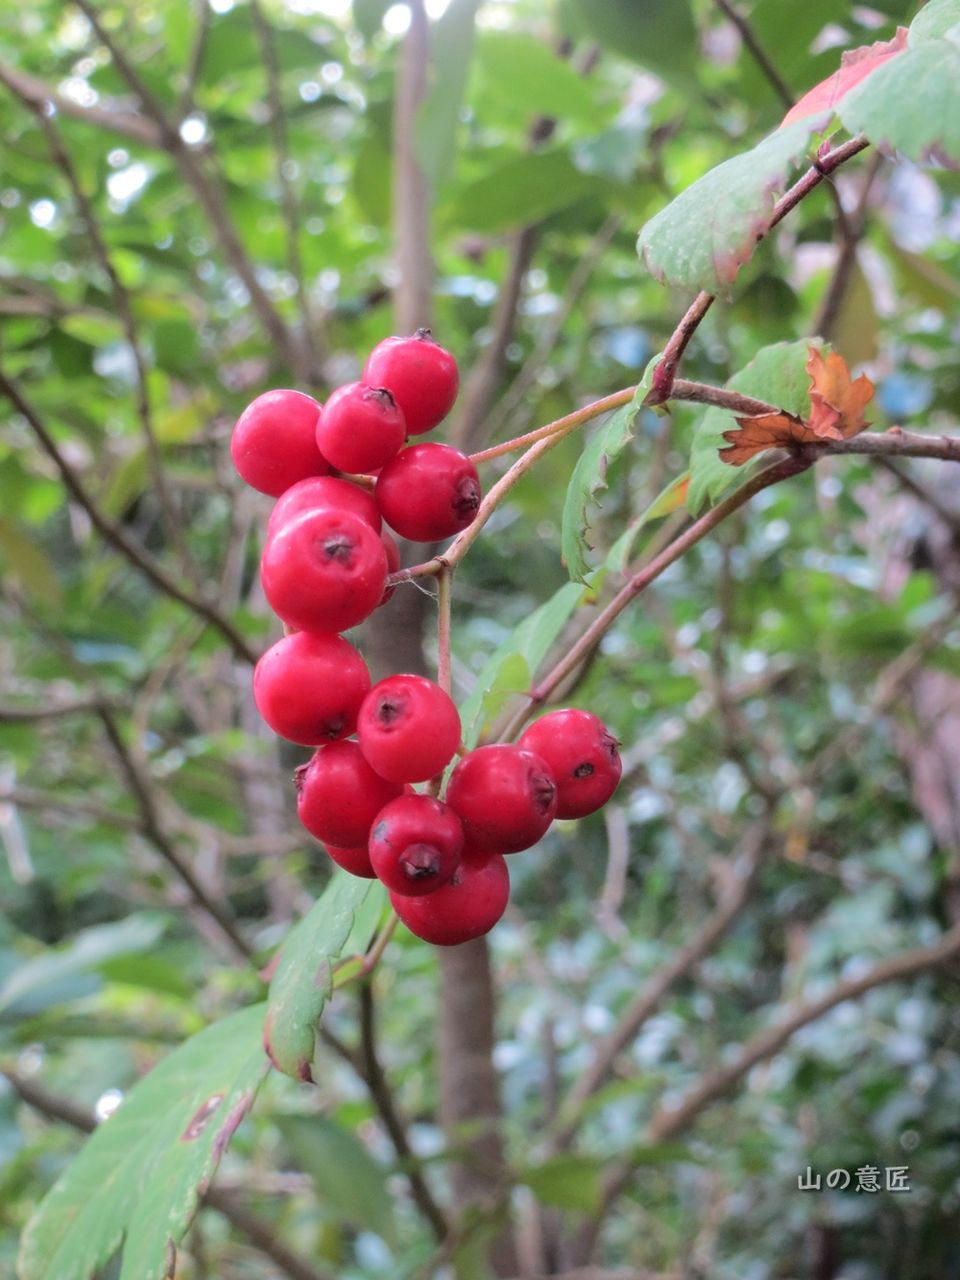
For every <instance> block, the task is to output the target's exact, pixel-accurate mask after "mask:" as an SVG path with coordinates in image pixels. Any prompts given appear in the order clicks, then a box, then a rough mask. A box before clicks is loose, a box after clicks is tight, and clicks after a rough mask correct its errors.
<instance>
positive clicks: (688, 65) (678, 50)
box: [574, 0, 698, 80]
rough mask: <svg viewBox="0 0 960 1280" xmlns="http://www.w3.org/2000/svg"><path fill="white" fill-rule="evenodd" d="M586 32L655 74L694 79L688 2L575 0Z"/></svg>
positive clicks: (695, 45) (694, 53) (695, 43)
mask: <svg viewBox="0 0 960 1280" xmlns="http://www.w3.org/2000/svg"><path fill="white" fill-rule="evenodd" d="M574 3H575V7H576V9H577V10H578V11H579V16H580V19H581V21H582V22H583V24H584V25H585V26H586V28H587V30H588V31H589V32H590V33H591V34H592V35H593V36H594V37H595V38H596V39H598V40H600V42H601V43H602V44H604V45H606V46H607V48H609V49H611V50H613V52H614V53H617V54H619V55H620V56H621V57H626V58H632V59H634V60H635V61H636V62H639V63H640V64H641V66H645V67H649V68H650V69H651V70H652V71H654V72H655V73H656V74H657V75H660V76H666V77H668V78H670V77H671V76H678V77H680V78H681V79H682V80H686V79H688V78H692V77H693V73H694V68H695V66H696V61H697V48H698V40H697V31H696V28H695V27H694V25H693V17H692V15H691V12H690V4H689V3H688V0H574Z"/></svg>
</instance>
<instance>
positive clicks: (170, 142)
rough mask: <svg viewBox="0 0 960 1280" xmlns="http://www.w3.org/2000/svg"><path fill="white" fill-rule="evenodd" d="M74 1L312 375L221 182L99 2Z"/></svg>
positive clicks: (261, 310) (249, 285) (274, 324)
mask: <svg viewBox="0 0 960 1280" xmlns="http://www.w3.org/2000/svg"><path fill="white" fill-rule="evenodd" d="M73 3H74V4H75V5H76V7H77V8H78V9H79V10H80V12H81V13H82V14H83V15H84V17H85V18H86V19H87V21H88V22H89V23H90V25H91V27H92V28H93V30H94V31H95V33H96V35H97V38H98V39H99V41H100V43H101V44H102V45H103V46H104V47H105V48H106V49H107V51H108V52H109V54H110V57H111V58H112V59H113V63H114V66H115V67H116V68H117V71H118V72H119V73H120V75H121V76H123V78H124V80H126V82H127V84H128V85H129V86H130V88H131V89H132V90H133V92H134V93H135V94H136V95H137V97H138V98H139V99H140V104H141V106H142V107H143V110H144V113H145V114H146V116H147V117H148V118H149V119H150V120H151V121H152V122H153V124H154V125H155V127H156V130H157V133H158V136H159V145H160V146H161V147H162V148H163V149H164V150H165V151H167V152H169V154H170V155H172V156H173V157H174V158H175V159H176V161H177V164H178V165H179V167H180V171H181V173H182V174H183V176H184V178H185V179H186V181H187V183H188V184H189V185H190V187H192V189H193V191H194V194H195V195H196V197H197V199H198V200H199V201H200V204H201V205H202V206H203V209H204V212H205V213H206V215H207V217H208V219H209V222H210V226H211V228H212V230H213V234H214V236H215V237H216V239H217V240H218V242H219V244H220V248H221V250H222V251H223V254H224V256H225V257H226V259H227V261H228V262H229V263H230V265H231V267H232V268H233V269H234V271H235V272H236V273H237V275H238V276H239V277H240V279H241V280H242V281H243V283H244V286H245V287H246V289H247V292H248V294H249V295H250V302H251V305H252V307H253V309H254V310H255V311H256V313H257V315H258V316H259V318H260V322H261V324H262V325H263V327H264V329H265V330H266V332H267V334H268V335H269V337H270V338H271V339H272V340H273V342H274V343H275V344H276V346H277V349H278V350H279V351H280V352H282V353H283V355H284V358H285V359H286V360H287V362H288V363H289V364H290V366H291V368H292V369H293V370H294V371H295V372H296V373H298V374H299V375H300V376H302V377H303V378H304V379H305V380H310V378H311V376H312V368H311V366H310V362H309V359H308V358H307V353H306V351H305V350H304V348H303V346H302V345H301V343H300V342H299V341H298V338H297V335H296V334H295V333H294V332H293V331H292V330H291V329H290V327H289V326H288V325H287V324H286V322H285V321H284V319H283V317H282V316H281V315H280V312H279V311H278V310H277V308H276V307H275V306H274V304H273V301H272V300H271V299H270V297H269V295H268V294H267V292H266V290H265V289H264V288H263V286H262V285H261V283H260V280H259V277H258V276H257V270H256V266H255V265H254V262H253V260H252V258H251V257H250V255H249V254H248V253H247V251H246V249H245V248H244V246H243V244H242V242H241V240H240V237H239V236H238V234H237V230H236V227H235V226H234V224H233V222H232V220H231V218H230V214H229V211H228V209H227V206H226V202H225V200H224V197H223V192H222V191H221V189H220V187H219V184H218V182H217V181H216V180H215V179H214V178H212V177H211V176H210V175H209V174H208V173H207V172H206V171H205V169H204V168H203V164H202V162H201V159H200V157H199V155H198V154H197V153H196V152H194V151H192V150H191V149H190V147H188V146H187V144H186V143H185V142H184V141H183V139H182V138H181V136H180V133H179V130H178V129H177V128H176V127H175V125H174V124H173V122H172V121H171V120H170V119H169V118H168V117H167V114H166V112H165V111H164V108H163V105H162V104H161V102H160V100H159V99H158V98H157V97H156V96H155V95H154V93H153V92H152V90H151V89H150V88H149V86H148V85H147V83H146V81H145V80H144V79H143V77H142V76H141V75H140V73H139V72H138V71H137V69H136V67H135V66H134V65H133V63H132V62H131V60H130V59H129V58H128V57H127V55H126V54H125V53H124V51H123V50H122V49H121V48H120V46H119V45H118V44H117V42H116V40H115V39H114V38H113V36H112V35H111V33H110V32H109V31H108V30H107V28H106V27H105V26H104V25H103V22H102V20H101V17H100V13H99V10H98V9H97V7H96V6H95V5H93V4H91V3H90V0H73Z"/></svg>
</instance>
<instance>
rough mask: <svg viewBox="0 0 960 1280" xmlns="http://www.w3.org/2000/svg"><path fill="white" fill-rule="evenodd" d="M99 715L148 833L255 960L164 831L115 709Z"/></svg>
mask: <svg viewBox="0 0 960 1280" xmlns="http://www.w3.org/2000/svg"><path fill="white" fill-rule="evenodd" d="M97 714H98V715H99V717H100V723H101V724H102V725H103V728H104V732H105V733H106V735H107V739H108V740H109V742H110V745H111V747H113V750H114V753H115V754H116V757H117V759H118V761H119V763H120V767H121V769H122V770H123V773H124V776H125V777H126V779H127V784H128V786H129V788H130V792H131V794H132V795H133V798H134V800H135V801H136V803H137V807H138V808H139V810H140V816H141V820H142V825H143V834H144V836H145V837H146V838H147V839H148V840H149V841H150V843H151V844H152V845H153V847H154V848H155V849H156V850H157V852H158V853H159V854H160V856H161V857H162V858H163V860H164V861H165V862H166V863H168V864H169V866H170V867H171V868H172V869H173V871H174V872H175V873H176V874H177V876H179V878H180V879H181V880H182V881H183V883H184V884H185V885H186V887H187V888H188V889H189V891H190V893H191V894H192V896H193V898H194V900H195V902H196V903H197V906H198V907H200V908H201V910H202V911H203V912H204V913H205V914H206V915H208V916H209V917H210V919H211V920H213V921H215V923H216V924H217V925H218V926H219V928H220V930H221V932H222V933H223V934H224V936H225V937H226V938H227V939H228V940H229V942H230V944H231V946H232V947H233V949H234V950H235V951H236V952H237V954H238V955H239V956H241V957H242V958H243V959H244V960H253V956H254V952H253V948H252V947H251V946H250V944H249V943H248V942H247V941H246V939H245V938H244V937H243V935H242V934H241V933H240V931H239V929H238V928H237V924H236V921H235V920H234V919H233V917H232V915H230V913H229V912H228V911H227V910H226V908H225V907H224V906H223V905H222V904H221V903H220V902H218V901H216V900H215V899H214V898H211V897H210V895H209V894H208V892H207V890H206V889H205V887H204V886H203V885H202V884H201V883H200V881H199V880H198V879H197V877H196V876H195V875H194V872H193V868H192V867H191V866H190V865H189V863H187V862H185V861H184V859H183V858H182V857H181V855H180V852H179V850H178V849H177V848H176V847H175V846H174V844H173V842H172V841H171V840H170V838H169V837H168V835H167V833H166V831H165V830H164V828H163V824H162V823H161V821H160V815H159V812H158V809H157V805H156V802H155V800H154V796H153V791H152V788H151V786H150V783H149V781H148V779H147V778H146V777H145V776H144V774H143V772H142V771H141V769H140V766H139V764H138V763H137V761H136V760H135V758H134V756H133V753H132V752H131V751H130V748H129V747H128V746H127V744H126V742H124V740H123V734H122V733H121V731H120V727H119V725H118V724H117V722H116V719H115V718H114V715H113V712H112V711H111V710H110V709H109V707H107V706H106V705H101V706H99V707H98V708H97Z"/></svg>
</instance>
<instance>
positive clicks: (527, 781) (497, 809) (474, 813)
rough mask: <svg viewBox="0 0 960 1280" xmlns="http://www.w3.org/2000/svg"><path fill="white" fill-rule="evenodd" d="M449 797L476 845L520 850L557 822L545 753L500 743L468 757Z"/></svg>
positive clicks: (456, 774) (554, 792)
mask: <svg viewBox="0 0 960 1280" xmlns="http://www.w3.org/2000/svg"><path fill="white" fill-rule="evenodd" d="M369 696H370V695H369V694H368V695H367V697H368V698H369ZM360 714H361V716H362V715H363V710H362V708H361V712H360ZM446 800H447V804H449V806H450V807H451V809H454V810H455V811H456V812H457V813H458V814H459V815H460V820H461V822H462V823H463V830H464V833H465V835H466V837H467V840H468V841H469V842H470V843H471V844H472V845H474V846H475V847H476V848H478V849H487V850H491V851H496V852H497V853H519V852H520V850H521V849H529V848H530V846H531V845H533V844H536V843H537V841H538V840H539V839H540V837H541V836H542V835H543V834H544V833H545V831H546V830H547V828H548V827H549V826H550V823H551V822H552V821H553V818H554V816H555V815H556V812H557V786H556V783H555V782H554V779H553V774H552V773H551V772H550V769H549V767H548V766H547V764H546V762H545V761H544V760H543V759H542V758H541V757H540V756H538V755H535V754H534V753H533V752H532V751H526V750H524V748H523V747H519V746H514V745H512V744H503V743H495V744H493V745H491V746H488V747H478V748H477V750H476V751H470V752H468V753H467V754H466V755H465V756H464V757H463V759H462V760H461V761H460V763H459V764H458V765H457V767H456V768H455V769H454V771H453V773H452V774H451V775H450V782H449V785H448V786H447V795H446Z"/></svg>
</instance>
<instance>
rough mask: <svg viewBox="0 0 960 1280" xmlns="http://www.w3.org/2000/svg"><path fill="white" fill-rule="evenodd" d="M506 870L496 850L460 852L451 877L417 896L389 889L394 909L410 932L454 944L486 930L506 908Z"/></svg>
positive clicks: (442, 944)
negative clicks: (460, 856) (478, 853)
mask: <svg viewBox="0 0 960 1280" xmlns="http://www.w3.org/2000/svg"><path fill="white" fill-rule="evenodd" d="M509 897H510V873H509V872H508V870H507V864H506V860H505V859H504V858H501V857H500V855H499V854H497V853H494V854H492V855H483V856H477V855H472V854H467V853H464V855H463V857H462V859H461V862H460V866H459V867H458V868H457V870H456V871H455V872H454V873H453V876H452V877H451V879H450V880H449V881H448V882H447V883H446V884H445V885H441V887H440V888H439V889H437V890H436V891H435V892H433V893H428V894H423V895H422V896H421V897H411V896H409V895H404V894H399V893H394V892H391V894H390V902H391V904H392V906H393V909H394V911H396V913H397V915H398V916H399V917H400V919H401V920H402V921H403V923H404V924H405V925H406V926H407V928H408V929H409V930H410V932H411V933H413V934H416V936H417V937H418V938H422V939H423V940H424V941H425V942H432V943H433V945H434V946H435V947H455V946H457V945H459V943H461V942H469V941H470V940H471V939H473V938H481V937H483V935H484V934H485V933H489V932H490V930H491V929H492V928H493V926H494V925H495V924H496V923H497V921H498V920H499V919H500V917H501V916H502V915H503V913H504V911H505V910H506V908H507V901H508V899H509Z"/></svg>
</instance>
